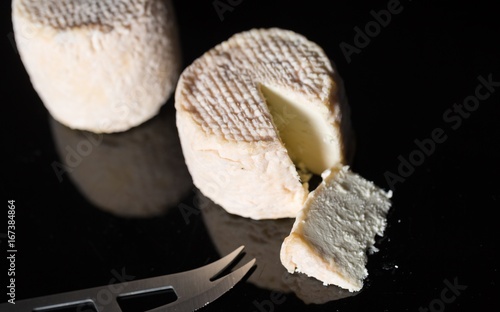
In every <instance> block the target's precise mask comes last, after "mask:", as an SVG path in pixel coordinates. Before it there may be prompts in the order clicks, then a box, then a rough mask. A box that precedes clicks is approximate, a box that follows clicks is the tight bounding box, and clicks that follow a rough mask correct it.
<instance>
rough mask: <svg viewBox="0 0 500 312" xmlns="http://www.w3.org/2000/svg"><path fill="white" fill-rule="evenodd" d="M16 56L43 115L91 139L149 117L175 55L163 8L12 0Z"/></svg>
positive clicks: (108, 0) (166, 88)
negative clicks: (90, 134) (93, 134)
mask: <svg viewBox="0 0 500 312" xmlns="http://www.w3.org/2000/svg"><path fill="white" fill-rule="evenodd" d="M12 15H13V16H12V19H13V26H14V32H15V38H16V44H17V47H18V49H19V53H20V55H21V58H22V60H23V63H24V65H25V67H26V70H27V72H28V73H29V75H30V78H31V82H32V84H33V87H34V88H35V89H36V91H37V92H38V94H39V96H40V98H41V99H42V101H43V103H44V104H45V106H46V107H47V109H48V111H49V112H50V113H51V115H52V116H53V117H54V118H55V119H56V120H58V121H59V122H61V123H62V124H64V125H66V126H68V127H70V128H76V129H83V130H90V131H93V132H116V131H124V130H127V129H129V128H131V127H133V126H136V125H138V124H140V123H142V122H144V121H145V120H147V119H149V118H151V117H152V116H154V115H155V114H156V113H157V112H158V111H159V109H160V106H161V105H162V104H163V103H164V102H165V101H166V99H167V98H168V97H169V96H170V94H171V93H172V91H173V88H174V85H175V82H176V81H177V78H178V75H179V72H180V55H179V46H178V39H177V30H176V26H175V20H174V12H173V10H172V7H171V5H170V0H128V1H116V0H13V3H12Z"/></svg>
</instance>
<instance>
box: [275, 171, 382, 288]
mask: <svg viewBox="0 0 500 312" xmlns="http://www.w3.org/2000/svg"><path fill="white" fill-rule="evenodd" d="M390 197H391V193H390V192H389V193H386V192H385V191H383V190H381V189H379V188H378V187H376V186H375V185H374V184H373V183H372V182H369V181H367V180H365V179H363V178H362V177H361V176H359V175H357V174H355V173H352V172H351V171H349V168H348V167H347V166H345V167H343V168H336V169H333V170H331V171H327V172H325V175H324V180H323V182H322V183H321V184H320V185H319V186H318V188H317V189H316V190H315V191H314V192H312V193H311V194H310V195H309V197H308V199H307V201H306V203H305V205H304V208H303V209H302V210H301V211H300V212H299V214H298V216H297V218H296V220H295V223H294V225H293V228H292V231H291V233H290V235H289V236H288V237H287V238H286V239H285V241H284V242H283V245H282V247H281V254H280V257H281V262H282V264H283V265H284V266H285V267H286V268H287V270H288V271H289V272H291V273H293V272H296V271H297V272H302V273H305V274H307V275H309V276H312V277H315V278H317V279H319V280H320V281H322V282H323V283H324V284H325V285H329V284H334V285H338V286H340V287H342V288H346V289H348V290H350V291H357V290H360V289H361V288H362V286H363V280H364V278H365V277H366V276H367V275H368V272H367V270H366V268H365V265H366V262H367V255H366V251H367V250H368V249H369V248H371V247H372V246H373V244H374V243H375V235H380V236H382V235H383V232H384V229H385V226H386V214H387V212H388V210H389V208H390V206H391V203H390V199H389V198H390Z"/></svg>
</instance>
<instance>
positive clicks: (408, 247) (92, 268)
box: [0, 0, 500, 311]
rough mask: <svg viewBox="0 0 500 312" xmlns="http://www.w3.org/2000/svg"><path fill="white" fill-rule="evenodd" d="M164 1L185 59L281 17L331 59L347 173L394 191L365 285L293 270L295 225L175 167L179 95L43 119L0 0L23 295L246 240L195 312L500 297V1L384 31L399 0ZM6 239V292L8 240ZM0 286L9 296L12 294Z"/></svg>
mask: <svg viewBox="0 0 500 312" xmlns="http://www.w3.org/2000/svg"><path fill="white" fill-rule="evenodd" d="M220 3H223V4H227V5H231V9H230V10H229V9H228V10H227V11H224V9H221V6H220ZM230 3H231V4H230ZM174 4H175V8H176V10H177V16H178V22H179V27H180V34H181V43H182V48H183V58H184V66H186V65H188V64H190V63H191V62H192V61H193V60H194V59H195V58H197V57H199V56H200V55H201V54H202V53H204V52H205V51H206V50H208V49H210V48H212V47H213V46H214V45H216V44H218V43H219V42H221V41H223V40H225V39H227V38H228V37H229V36H231V35H232V34H234V33H236V32H239V31H243V30H247V29H249V28H252V27H273V26H276V27H281V28H288V29H291V30H294V31H296V32H299V33H302V34H304V35H305V36H306V37H308V38H309V39H310V40H312V41H315V42H316V43H318V44H319V45H320V46H321V47H323V49H324V50H325V52H326V54H327V55H328V56H329V57H330V58H331V59H332V60H333V61H334V62H335V63H336V65H337V68H338V70H339V72H340V74H341V76H342V77H343V79H344V83H345V86H346V91H347V96H348V98H349V103H350V106H351V110H352V114H351V116H352V122H353V127H354V131H355V133H356V138H357V150H356V155H355V158H354V163H353V165H352V168H353V170H354V171H356V172H358V173H360V174H361V175H363V176H364V177H365V178H367V179H370V180H373V181H375V182H376V183H377V184H378V185H379V186H381V187H384V188H385V189H389V188H390V184H392V185H393V188H394V197H393V208H392V210H391V212H390V215H389V218H388V224H389V225H388V228H387V231H386V235H385V236H384V237H383V238H380V239H379V241H378V243H377V247H378V248H379V249H380V251H379V252H378V253H376V254H373V255H370V256H369V262H368V271H369V274H370V275H369V277H368V279H367V280H366V282H365V287H364V288H363V290H362V291H361V292H359V293H357V294H350V293H348V292H345V291H343V290H340V289H338V288H335V287H323V286H322V285H321V283H318V282H316V281H314V280H311V279H308V278H305V277H304V276H300V275H288V274H286V273H285V270H284V269H283V267H282V266H281V264H280V262H279V257H278V252H279V247H280V244H281V241H282V239H283V237H284V236H286V235H287V233H288V231H289V229H290V226H291V224H292V221H290V220H278V221H261V222H257V221H252V220H247V219H243V218H239V217H235V216H231V215H228V214H226V213H225V212H224V211H223V210H221V208H220V207H218V206H216V205H214V204H213V203H212V202H211V201H210V200H208V199H206V198H204V197H203V196H202V195H200V194H198V192H197V191H196V189H195V188H194V187H193V186H192V184H191V181H190V178H189V176H188V175H187V171H186V168H185V167H184V165H183V162H182V155H181V153H180V150H179V145H178V144H179V143H178V139H177V137H176V134H175V127H173V123H174V115H173V113H174V112H173V109H172V106H173V99H170V100H169V101H168V103H166V105H165V107H164V108H163V109H162V112H161V114H160V115H159V116H157V117H155V118H154V119H152V120H151V121H149V122H147V123H145V124H143V125H141V126H140V127H137V128H135V129H132V130H131V131H128V132H126V133H121V134H116V135H104V136H97V135H92V134H90V133H84V132H80V131H73V130H70V129H67V128H65V127H64V126H62V125H60V124H58V123H57V122H55V121H54V120H52V119H51V118H50V116H49V115H48V113H47V111H46V110H45V108H44V106H43V104H42V103H41V101H40V99H39V98H38V96H37V94H36V92H35V91H34V90H33V88H32V86H31V84H30V82H29V77H28V76H27V74H26V71H25V70H24V67H23V65H22V63H21V61H20V59H19V56H18V54H17V53H16V51H15V49H13V46H12V45H11V40H10V39H11V37H12V36H11V35H10V34H11V32H12V26H11V20H10V4H9V3H8V1H5V3H2V10H1V12H2V15H3V18H2V19H1V21H2V22H1V23H2V33H1V34H2V35H3V39H2V41H1V42H2V57H3V64H4V70H3V71H2V76H3V78H2V105H1V112H2V113H1V118H2V174H1V178H2V187H1V190H2V200H3V205H4V207H3V209H2V211H4V217H3V218H2V220H4V222H3V225H1V226H0V233H5V232H6V231H7V220H8V219H7V200H8V199H13V200H15V203H16V247H17V250H18V252H17V254H16V282H15V284H16V288H15V289H16V298H17V299H23V298H29V297H34V296H41V295H48V294H53V293H58V292H65V291H70V290H76V289H81V288H87V287H93V286H99V285H106V284H109V283H115V282H116V281H117V276H119V277H126V278H129V279H139V278H146V277H151V276H157V275H160V274H166V273H174V272H179V271H184V270H189V269H192V268H196V267H199V266H202V265H205V264H207V263H210V262H212V261H215V260H217V259H219V258H220V257H221V256H223V255H225V254H226V253H228V252H229V251H231V250H232V249H234V248H235V247H237V246H239V245H242V244H244V245H246V246H247V247H246V252H247V254H246V255H245V257H244V260H243V261H245V260H246V259H250V258H251V257H256V258H257V268H256V269H255V271H254V272H253V274H252V275H251V276H250V277H249V278H248V280H246V281H245V282H244V283H241V284H238V285H237V286H236V287H235V288H234V289H232V290H231V291H229V292H228V293H227V294H225V295H224V296H222V297H221V298H219V299H218V300H217V301H215V302H213V303H211V304H210V305H208V306H207V307H206V308H204V309H203V310H202V311H235V310H238V311H291V310H307V311H368V310H369V311H426V309H427V310H428V311H475V310H484V309H485V308H491V307H494V306H497V304H496V298H495V295H498V292H499V287H498V278H499V272H498V270H499V263H500V261H499V260H500V259H499V256H498V249H499V231H498V225H497V218H496V215H495V214H494V213H495V212H496V210H498V208H499V206H500V205H499V202H500V191H499V183H498V176H499V174H500V170H499V165H498V159H499V156H500V153H499V139H500V136H499V132H500V131H499V127H498V118H499V117H500V114H499V113H500V110H499V106H500V96H499V94H500V86H499V85H500V83H499V82H500V71H499V69H500V61H499V58H500V57H499V56H500V46H499V43H498V33H499V30H500V28H499V23H498V22H497V20H498V18H497V16H496V12H497V11H496V10H495V9H493V7H490V6H489V5H486V4H482V3H478V2H474V4H472V3H468V4H460V3H456V2H453V1H441V2H436V1H432V2H431V1H409V0H408V1H401V2H400V4H399V6H397V8H396V7H391V8H393V11H397V12H398V13H394V14H391V19H390V21H389V22H384V23H386V24H387V25H386V26H379V28H380V31H378V32H377V31H376V30H377V28H376V26H373V25H374V24H373V23H371V22H372V21H375V20H376V18H375V15H377V16H379V15H380V13H379V12H380V10H382V9H388V5H391V6H394V5H396V4H395V2H394V1H371V2H367V3H363V2H359V1H349V2H348V1H341V2H335V3H334V4H326V1H324V2H320V1H316V2H311V1H308V2H297V3H292V2H289V1H267V2H266V1H250V0H247V1H225V0H221V1H200V2H197V3H193V2H190V1H175V2H174ZM215 7H217V8H219V10H222V11H224V12H222V11H219V13H220V12H222V13H220V14H222V15H219V14H218V13H217V12H218V11H217V9H216V8H215ZM222 7H223V6H222ZM226 8H227V7H226ZM401 8H402V9H401ZM372 10H374V12H376V13H370V12H371V11H372ZM221 17H222V20H221ZM386 21H387V19H386ZM369 23H371V24H369ZM367 25H372V26H367ZM355 27H359V29H361V30H364V29H365V27H368V28H369V27H375V28H373V29H372V31H373V32H372V34H373V36H372V37H369V40H367V41H366V42H364V43H363V42H362V39H360V37H359V36H361V35H359V36H358V35H356V33H357V32H358V30H357V29H356V28H355ZM369 31H370V30H369ZM356 43H357V44H358V45H357V46H356ZM348 46H350V48H349V47H348ZM351 48H352V49H353V50H346V49H351ZM343 51H344V52H343ZM345 51H349V52H345ZM353 51H354V52H353ZM347 54H348V57H346V55H347ZM488 80H490V83H488V82H485V81H488ZM480 85H483V86H484V87H479V86H480ZM478 88H479V89H480V91H479V92H481V93H480V94H479V97H481V98H483V99H482V100H478V104H477V105H475V106H474V107H472V106H470V105H472V104H473V103H474V102H467V105H469V106H468V107H469V108H470V109H467V108H466V107H467V106H464V101H465V100H466V99H468V100H467V101H474V100H472V99H471V97H478V93H477V92H478V91H477V90H478ZM486 94H488V96H486ZM455 104H456V106H455ZM458 105H460V106H458ZM78 150H79V151H80V152H83V153H80V154H78ZM72 151H76V152H77V154H76V155H75V154H73V152H72ZM87 152H88V153H87ZM410 160H411V161H413V165H412V164H411V163H409V162H410ZM61 168H62V169H61ZM61 170H62V171H61ZM0 240H1V241H2V242H1V246H2V252H1V254H2V257H1V258H2V260H1V263H2V266H1V270H0V276H1V279H0V280H2V281H3V284H2V287H3V288H2V289H4V290H5V289H6V286H7V285H8V282H7V272H8V265H9V264H8V262H7V261H5V260H6V257H7V253H6V250H7V246H6V242H7V238H6V237H5V235H2V237H0ZM1 296H2V297H1V300H0V301H1V302H5V301H6V300H7V299H8V297H7V296H6V292H5V291H4V292H2V295H1Z"/></svg>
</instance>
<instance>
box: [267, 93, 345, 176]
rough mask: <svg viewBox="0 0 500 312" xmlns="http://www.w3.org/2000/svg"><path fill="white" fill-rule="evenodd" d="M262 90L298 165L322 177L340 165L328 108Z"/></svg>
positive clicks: (278, 127) (285, 142) (283, 139)
mask: <svg viewBox="0 0 500 312" xmlns="http://www.w3.org/2000/svg"><path fill="white" fill-rule="evenodd" d="M260 90H261V92H262V94H263V95H264V97H265V99H266V102H267V106H268V107H269V111H270V112H271V115H272V117H273V121H274V124H275V125H276V127H277V129H278V132H279V136H280V138H281V140H282V142H283V143H284V145H285V148H286V149H287V151H288V154H289V155H290V157H291V159H292V161H293V162H294V163H295V165H297V166H300V164H303V165H304V166H305V167H306V168H307V169H308V170H309V171H311V172H312V173H315V174H318V175H319V174H321V173H322V172H323V171H324V170H326V169H328V168H331V167H332V166H334V165H336V164H338V163H339V162H340V161H341V154H340V152H341V151H340V150H339V149H338V147H337V146H338V136H337V134H336V133H335V128H334V127H332V125H331V124H330V123H329V122H328V120H327V117H325V116H328V115H327V112H326V108H325V107H320V106H316V105H314V104H313V103H305V101H307V99H305V97H304V96H301V95H298V94H295V92H293V91H290V90H285V89H282V88H279V87H271V86H264V85H261V87H260ZM321 108H324V109H325V112H322V111H321Z"/></svg>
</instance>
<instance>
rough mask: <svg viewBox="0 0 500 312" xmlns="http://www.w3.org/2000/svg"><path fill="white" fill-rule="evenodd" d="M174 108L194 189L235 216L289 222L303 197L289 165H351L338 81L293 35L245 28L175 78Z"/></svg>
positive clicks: (311, 47) (320, 56) (317, 169)
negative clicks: (245, 29) (179, 77)
mask: <svg viewBox="0 0 500 312" xmlns="http://www.w3.org/2000/svg"><path fill="white" fill-rule="evenodd" d="M176 108H177V126H178V128H179V135H180V138H181V143H182V147H183V152H184V156H185V158H186V163H187V165H188V168H189V170H190V173H191V175H192V176H193V180H194V183H195V184H196V186H197V187H198V188H199V189H200V190H201V191H202V192H203V194H205V195H206V196H208V197H209V198H211V199H212V200H213V201H214V202H216V203H217V204H219V205H221V206H222V207H224V208H225V209H226V210H227V211H228V212H231V213H234V214H238V215H241V216H244V217H251V218H254V219H266V218H268V219H272V218H282V217H294V216H295V215H296V213H297V212H298V211H299V210H300V209H301V207H302V205H303V203H304V200H305V198H306V196H307V194H308V190H307V181H301V180H300V178H299V175H298V173H297V169H296V167H295V166H296V165H299V164H300V165H304V166H305V167H306V168H307V169H308V170H309V171H312V172H314V173H318V174H319V173H321V172H322V171H323V170H325V169H328V168H330V167H332V166H335V165H339V164H345V163H347V158H348V153H349V151H348V146H347V144H346V142H345V141H346V139H347V138H348V137H349V132H350V130H349V129H350V128H349V127H350V124H349V114H348V108H347V103H346V100H345V98H344V96H343V87H342V84H341V81H340V78H339V76H338V75H337V73H336V71H335V70H334V69H333V68H332V66H331V64H330V61H329V60H328V58H327V57H326V55H325V54H324V52H323V51H322V49H321V48H320V47H318V46H317V45H316V44H314V43H312V42H310V41H308V40H307V39H306V38H304V37H303V36H301V35H298V34H296V33H293V32H291V31H285V30H281V29H268V30H250V31H247V32H243V33H240V34H237V35H235V36H233V37H231V38H230V39H229V40H228V41H226V42H223V43H221V44H220V45H218V46H216V47H215V48H213V49H212V50H210V51H209V52H207V53H205V54H204V55H203V56H202V57H201V58H199V59H198V60H196V61H195V62H194V63H193V64H192V65H191V66H189V67H188V68H187V69H186V70H185V71H184V72H183V74H182V75H181V79H180V80H179V84H178V87H177V90H176Z"/></svg>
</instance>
